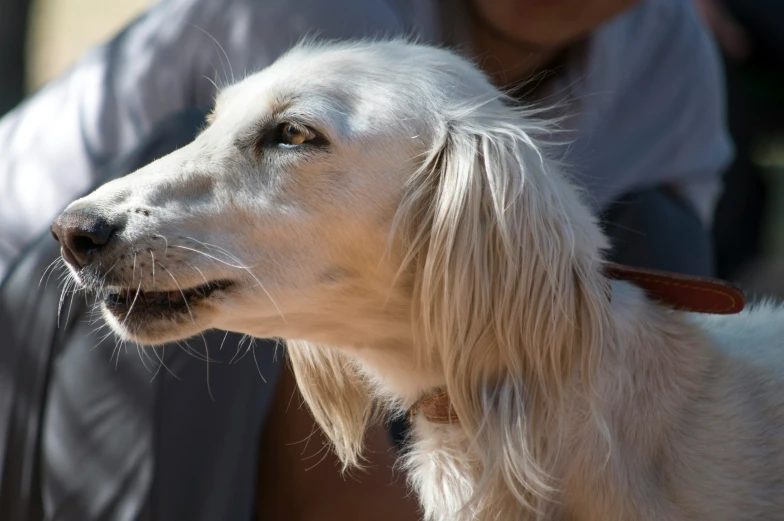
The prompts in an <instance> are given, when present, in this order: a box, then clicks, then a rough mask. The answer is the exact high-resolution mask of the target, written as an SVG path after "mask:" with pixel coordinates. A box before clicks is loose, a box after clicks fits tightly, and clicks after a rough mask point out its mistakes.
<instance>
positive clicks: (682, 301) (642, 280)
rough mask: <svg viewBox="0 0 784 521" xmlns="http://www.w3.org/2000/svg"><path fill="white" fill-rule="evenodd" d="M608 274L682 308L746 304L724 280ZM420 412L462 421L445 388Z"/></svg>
mask: <svg viewBox="0 0 784 521" xmlns="http://www.w3.org/2000/svg"><path fill="white" fill-rule="evenodd" d="M604 274H605V276H606V277H607V278H608V279H613V280H624V281H628V282H631V283H632V284H634V285H636V286H639V287H640V288H642V289H643V290H645V293H646V294H647V295H648V297H650V298H651V299H653V300H655V301H657V302H659V303H660V304H662V305H664V306H667V307H670V308H673V309H676V310H679V311H687V312H692V313H712V314H717V315H730V314H734V313H740V312H741V311H742V310H743V308H744V307H745V305H746V299H745V297H744V296H743V292H742V291H741V290H740V289H738V288H737V287H735V286H733V285H732V284H730V283H728V282H725V281H722V280H717V279H711V278H708V277H696V276H693V275H682V274H679V273H671V272H668V271H659V270H649V269H642V268H633V267H631V266H625V265H623V264H615V263H611V262H608V263H606V264H605V267H604ZM420 412H421V413H422V414H423V415H424V417H425V419H426V420H427V421H429V422H430V423H437V424H442V425H448V424H453V423H460V418H458V416H457V413H456V412H455V410H454V409H453V408H452V402H450V400H449V394H448V393H447V392H446V390H443V389H439V390H437V391H434V392H433V393H430V394H426V395H425V396H423V397H422V398H420V399H419V400H417V402H416V403H415V404H414V405H412V406H411V409H409V411H408V416H409V421H410V422H413V421H414V418H415V417H416V415H417V414H418V413H420Z"/></svg>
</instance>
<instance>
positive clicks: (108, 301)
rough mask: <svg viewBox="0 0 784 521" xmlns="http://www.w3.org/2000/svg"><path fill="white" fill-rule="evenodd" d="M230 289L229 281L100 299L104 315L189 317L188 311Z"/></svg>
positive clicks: (120, 291) (122, 293) (127, 292)
mask: <svg viewBox="0 0 784 521" xmlns="http://www.w3.org/2000/svg"><path fill="white" fill-rule="evenodd" d="M233 285H234V283H233V282H232V281H229V280H215V281H212V282H208V283H206V284H201V285H200V286H195V287H192V288H187V289H186V288H183V289H175V290H173V291H141V290H138V289H136V288H127V289H113V290H108V291H107V292H106V294H105V296H104V299H103V305H104V307H105V308H106V310H107V311H109V312H111V313H112V314H114V315H116V316H127V315H129V314H130V313H133V314H134V315H136V314H141V315H148V316H149V315H156V316H161V315H174V314H187V313H190V310H191V307H192V306H194V305H196V304H199V303H200V302H203V301H205V300H208V299H210V298H211V297H213V296H214V294H215V293H216V292H219V291H226V290H228V289H229V288H231V287H232V286H233Z"/></svg>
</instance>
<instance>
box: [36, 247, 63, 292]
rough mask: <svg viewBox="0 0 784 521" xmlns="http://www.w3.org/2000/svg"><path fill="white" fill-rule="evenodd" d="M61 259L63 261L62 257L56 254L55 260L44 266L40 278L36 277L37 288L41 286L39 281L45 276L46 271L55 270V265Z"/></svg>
mask: <svg viewBox="0 0 784 521" xmlns="http://www.w3.org/2000/svg"><path fill="white" fill-rule="evenodd" d="M62 261H63V258H62V257H61V256H59V255H58V256H57V258H56V259H55V260H53V261H52V262H50V263H49V265H48V266H46V268H44V271H43V273H41V278H40V279H38V287H39V288H40V287H41V283H42V282H43V281H44V277H46V274H47V273H48V272H50V271H54V270H55V268H56V267H57V265H58V264H59V263H60V262H62ZM46 280H49V279H48V278H47V279H46ZM44 289H46V286H44Z"/></svg>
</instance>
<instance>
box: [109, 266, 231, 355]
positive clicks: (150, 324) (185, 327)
mask: <svg viewBox="0 0 784 521" xmlns="http://www.w3.org/2000/svg"><path fill="white" fill-rule="evenodd" d="M233 287H234V283H233V282H231V281H227V280H217V281H212V282H209V283H207V284H202V285H200V286H196V287H193V288H183V289H176V290H174V291H136V290H130V289H113V290H109V291H108V292H106V293H105V296H104V298H103V301H102V302H101V308H102V311H103V316H104V318H105V320H106V321H107V322H108V323H109V325H110V326H111V327H112V329H113V330H114V331H115V333H117V334H118V335H119V336H121V337H122V338H125V339H127V340H132V341H134V342H138V343H140V344H146V345H159V344H165V343H167V342H174V341H178V340H183V339H186V338H189V337H192V336H194V335H197V334H199V333H201V332H202V331H204V330H206V329H209V328H210V327H211V326H210V322H211V321H210V316H211V315H213V314H214V311H215V308H216V306H217V305H219V304H220V302H221V301H222V300H224V299H225V298H226V297H227V295H228V294H229V293H231V291H232V289H233Z"/></svg>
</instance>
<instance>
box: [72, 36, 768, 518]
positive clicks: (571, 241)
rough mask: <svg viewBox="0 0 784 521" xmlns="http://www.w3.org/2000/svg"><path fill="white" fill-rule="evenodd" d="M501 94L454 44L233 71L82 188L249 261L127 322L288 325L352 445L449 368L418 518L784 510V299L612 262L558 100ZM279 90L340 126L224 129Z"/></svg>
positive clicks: (291, 107)
mask: <svg viewBox="0 0 784 521" xmlns="http://www.w3.org/2000/svg"><path fill="white" fill-rule="evenodd" d="M513 105H514V104H513V103H512V102H511V101H510V100H509V99H507V98H506V97H505V96H504V95H503V94H501V93H499V92H498V91H497V90H496V89H495V88H494V87H493V86H491V84H490V83H489V82H488V81H487V80H486V78H485V77H484V76H483V75H482V73H480V72H479V71H478V69H476V68H475V67H474V66H473V65H472V64H470V63H469V62H467V61H465V60H463V59H462V58H459V57H458V56H457V55H455V54H453V53H451V52H448V51H445V50H439V49H434V48H430V47H426V46H421V45H415V44H412V43H409V42H403V41H393V42H367V43H355V44H338V45H316V44H307V45H303V46H299V47H297V48H296V49H294V50H293V51H292V52H291V53H289V54H288V55H286V56H284V57H283V58H281V59H280V60H279V61H278V62H276V63H275V64H274V65H272V66H271V67H270V68H268V69H266V70H264V71H262V72H260V73H258V74H256V75H252V76H249V77H248V78H247V79H245V80H243V81H241V82H240V83H238V84H236V85H234V86H232V87H229V88H228V89H226V90H225V91H224V92H223V93H222V94H221V95H220V97H219V99H218V103H217V106H216V109H215V112H214V114H213V116H212V118H211V119H212V123H211V125H210V126H209V127H208V128H207V129H206V130H205V131H204V132H203V133H202V134H201V135H200V136H199V137H198V138H197V139H196V141H195V142H194V143H193V144H191V145H188V146H186V147H184V148H183V149H181V150H179V151H177V152H175V153H174V154H172V155H171V156H169V157H167V158H163V159H162V160H160V161H158V162H155V163H153V164H152V165H150V166H148V167H146V168H145V169H143V170H142V171H140V172H137V173H135V174H132V175H131V176H129V177H127V178H125V179H121V180H118V181H115V182H113V183H110V184H108V185H106V186H105V187H103V188H102V189H100V190H98V191H97V192H95V193H94V194H92V195H90V196H88V197H86V198H84V199H82V200H80V201H79V202H78V203H75V204H77V205H78V207H79V208H82V209H90V208H98V209H101V211H109V212H111V211H117V212H121V211H123V207H124V205H127V204H133V205H136V206H138V207H146V206H145V205H151V204H153V203H151V201H155V204H157V205H158V206H160V207H162V208H171V209H173V210H171V211H170V212H169V213H168V214H165V218H157V217H156V215H157V214H156V213H155V212H153V213H152V214H151V216H150V217H149V218H147V219H146V220H145V218H144V217H142V216H138V215H137V214H133V215H132V216H131V222H132V223H136V224H135V225H134V226H133V227H130V228H127V229H126V230H125V231H123V232H122V233H121V234H120V237H119V239H122V240H124V241H126V242H127V243H128V244H131V245H133V244H134V243H135V241H139V240H140V239H139V237H141V236H143V235H144V234H149V233H160V234H162V235H165V236H169V237H170V238H171V239H170V240H172V241H174V242H176V237H177V236H186V237H193V238H194V239H197V240H200V241H204V242H203V244H210V245H213V246H214V247H215V248H218V247H219V248H221V249H222V250H223V251H225V252H231V255H232V259H233V260H232V265H228V263H226V262H223V263H219V262H211V261H209V259H205V258H204V256H203V255H197V254H196V253H198V252H195V253H192V254H187V253H185V254H182V255H184V256H185V260H187V261H188V263H191V265H193V266H195V267H198V268H199V269H200V270H201V271H200V273H201V272H203V274H204V276H205V277H207V278H209V279H212V280H215V279H228V278H230V279H232V280H235V281H236V282H237V287H236V288H234V289H233V290H231V291H228V292H226V293H225V294H224V295H221V297H220V298H219V299H217V300H214V301H211V302H208V303H205V304H204V305H200V306H199V307H198V308H197V309H194V310H193V313H192V315H191V317H190V320H185V319H183V320H182V321H181V323H176V322H170V323H159V324H147V323H143V324H136V325H135V326H134V328H133V329H130V328H128V327H124V326H123V325H122V324H118V323H117V321H115V324H114V326H115V327H116V328H117V329H118V330H119V332H120V333H121V334H124V335H127V336H131V337H135V338H137V339H141V340H143V341H145V342H150V343H156V342H159V341H163V340H168V339H171V338H183V337H186V336H188V335H190V334H192V333H193V331H194V330H203V329H208V328H212V327H217V328H223V329H230V330H235V331H239V332H243V333H246V334H249V335H254V336H259V337H272V336H275V337H282V338H285V339H287V340H288V347H289V349H288V353H289V358H290V361H291V364H292V366H293V369H294V371H295V373H296V377H297V381H298V383H299V386H300V389H301V391H302V394H303V395H304V397H305V400H306V401H307V403H308V405H309V406H310V408H311V410H312V412H313V415H314V417H315V419H316V420H317V422H318V423H319V424H320V425H321V427H322V428H323V429H324V431H325V432H326V434H327V435H328V437H329V438H330V439H331V440H332V442H333V444H334V449H335V451H336V452H337V454H338V455H339V456H340V458H341V459H342V461H343V462H344V463H345V465H346V467H352V466H358V465H361V463H362V437H363V434H364V432H365V430H366V427H367V425H368V423H369V422H371V421H374V420H375V419H377V418H379V417H382V415H381V414H380V413H381V412H392V413H398V414H403V413H404V412H405V410H406V409H407V408H408V407H410V406H411V405H412V404H413V403H414V402H415V401H416V400H417V399H418V398H420V397H421V396H423V395H424V394H426V393H428V392H431V391H433V390H434V389H437V388H439V387H446V389H447V390H448V391H449V395H450V397H451V399H452V403H453V405H454V408H455V410H456V412H457V414H458V415H459V417H460V420H461V421H460V423H459V424H456V425H436V424H431V423H429V422H427V421H426V420H425V419H424V418H422V417H417V418H416V420H415V422H414V425H413V428H412V435H411V436H412V439H411V444H410V449H409V452H408V453H407V455H406V467H407V469H408V470H409V473H410V476H411V482H412V484H413V486H414V488H415V489H416V491H417V493H418V494H419V497H420V499H421V502H422V505H423V509H424V512H425V515H426V517H427V518H428V519H430V520H438V521H447V520H450V521H451V520H458V521H460V520H466V521H468V520H478V521H490V520H494V521H507V520H518V519H537V518H539V519H551V520H567V519H568V520H592V521H613V520H619V521H620V520H623V521H627V520H635V519H651V520H653V519H655V520H686V519H694V520H696V519H700V520H702V519H705V520H708V519H709V520H711V521H716V520H738V519H784V485H783V483H784V406H783V405H782V403H783V402H784V385H783V384H782V382H783V381H784V380H782V368H784V364H782V362H783V361H784V352H783V351H782V349H784V320H782V319H784V315H782V313H781V311H780V310H779V309H778V308H775V307H773V306H767V307H763V308H759V309H757V310H755V311H748V312H744V314H743V315H741V316H739V317H729V318H725V317H703V316H692V315H687V314H683V313H679V312H675V311H672V310H669V309H666V308H663V307H660V306H659V305H656V304H654V303H652V302H651V301H649V300H648V299H647V298H646V297H645V296H644V294H643V293H642V292H641V291H640V290H639V289H637V288H635V287H634V286H631V285H630V284H628V283H624V282H611V281H609V280H607V279H606V278H605V277H604V276H603V275H602V271H601V264H602V261H603V254H604V251H605V249H606V247H607V243H606V241H605V238H604V236H603V234H602V232H601V230H600V228H599V226H598V224H597V222H596V219H595V218H594V216H593V214H592V211H591V209H590V207H589V206H588V205H587V204H586V203H585V201H583V200H582V198H581V195H580V193H579V191H578V190H577V189H576V188H575V187H574V186H573V185H572V184H571V183H570V181H569V180H568V177H567V175H566V174H565V173H564V171H563V169H562V166H561V165H560V164H559V163H558V162H556V161H554V160H553V159H552V158H551V157H550V155H551V154H550V153H549V151H548V149H546V148H545V147H544V145H543V143H545V142H546V141H550V140H551V138H552V135H551V134H550V132H551V131H552V129H553V126H554V124H553V122H552V121H549V122H543V121H540V116H542V113H541V112H537V111H535V110H532V109H520V108H513ZM276 111H278V112H283V113H286V111H289V112H291V111H293V113H295V114H296V115H298V116H297V117H300V118H302V119H304V120H305V123H306V124H309V125H312V126H313V128H314V129H315V130H316V131H317V132H319V133H323V134H324V135H326V136H328V138H329V140H330V142H331V144H330V148H329V149H324V150H320V151H319V150H315V149H308V148H307V147H306V146H304V147H301V148H299V149H286V150H278V149H275V148H270V149H267V150H266V151H265V152H263V154H262V156H261V157H262V159H259V158H258V157H257V156H251V155H249V154H250V153H249V152H248V151H247V150H243V149H242V148H241V147H237V146H235V145H234V143H236V139H239V138H238V136H239V137H242V136H245V135H249V133H250V134H251V135H252V132H254V131H256V130H254V129H257V128H258V125H259V122H260V121H264V120H266V119H265V118H267V119H268V118H270V117H272V116H271V114H274V113H276ZM628 116H629V117H634V114H629V115H628ZM558 139H560V138H558ZM222 194H223V195H222ZM226 194H228V195H226ZM205 201H207V202H205ZM158 206H154V205H153V208H154V209H155V208H158ZM107 208H109V210H107ZM183 208H187V211H183V210H182V209H183ZM194 223H195V225H194ZM128 230H130V231H128ZM183 230H186V231H187V232H183ZM172 248H173V245H170V246H169V250H170V251H171V250H172ZM210 251H212V250H210ZM215 251H218V250H215ZM116 254H117V252H115V253H114V255H116ZM106 255H107V256H109V255H110V254H109V253H107V254H106ZM158 257H160V258H161V259H163V261H162V262H167V266H168V268H169V269H170V270H171V272H172V274H173V277H178V278H179V277H181V276H186V275H185V274H187V273H188V271H187V269H186V268H187V267H188V264H186V263H184V261H183V259H182V258H179V257H177V258H172V259H169V260H168V261H167V260H166V252H159V253H158ZM110 260H112V259H106V261H105V262H106V264H109V261H110ZM238 267H239V268H242V269H233V268H238ZM325 274H327V275H329V276H325ZM251 275H252V276H253V278H251V277H250V276H251ZM146 280H147V279H144V278H141V276H140V281H139V285H140V287H141V288H142V291H147V290H148V283H147V282H146ZM193 280H195V281H198V279H196V278H194V279H193ZM117 284H120V283H118V282H115V285H117ZM126 286H130V284H127V283H126ZM131 287H135V285H134V286H131ZM161 329H165V332H161Z"/></svg>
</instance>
